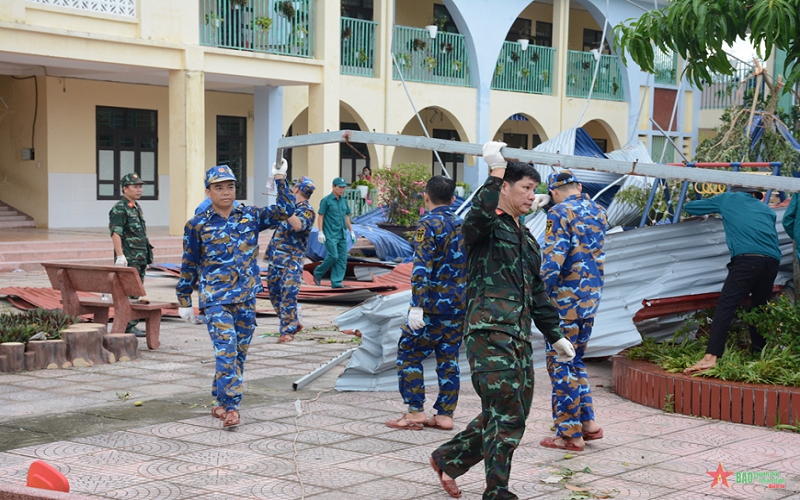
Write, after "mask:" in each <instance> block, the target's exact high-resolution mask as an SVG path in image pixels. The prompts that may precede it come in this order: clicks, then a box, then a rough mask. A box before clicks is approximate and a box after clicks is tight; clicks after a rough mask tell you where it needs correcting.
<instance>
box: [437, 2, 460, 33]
mask: <svg viewBox="0 0 800 500" xmlns="http://www.w3.org/2000/svg"><path fill="white" fill-rule="evenodd" d="M433 17H436V18H438V17H446V18H447V22H445V23H444V29H443V30H442V31H445V32H447V33H458V28H457V27H456V23H455V22H454V21H453V16H451V15H450V11H448V10H447V7H445V6H444V5H439V4H438V3H435V4H433Z"/></svg>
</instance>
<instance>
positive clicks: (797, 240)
mask: <svg viewBox="0 0 800 500" xmlns="http://www.w3.org/2000/svg"><path fill="white" fill-rule="evenodd" d="M797 219H800V193H795V194H794V195H793V196H792V201H790V202H789V206H788V207H787V208H786V212H785V213H784V214H783V229H784V230H785V231H786V234H788V235H789V238H791V239H792V240H793V241H794V251H795V255H796V256H797V261H798V262H800V223H798V222H797Z"/></svg>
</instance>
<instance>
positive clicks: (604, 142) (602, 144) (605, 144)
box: [592, 137, 608, 153]
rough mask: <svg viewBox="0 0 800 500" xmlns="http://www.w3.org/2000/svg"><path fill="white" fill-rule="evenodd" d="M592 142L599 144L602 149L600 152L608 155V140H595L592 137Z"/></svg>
mask: <svg viewBox="0 0 800 500" xmlns="http://www.w3.org/2000/svg"><path fill="white" fill-rule="evenodd" d="M592 140H593V141H594V143H595V144H597V147H598V148H600V151H602V152H603V153H608V139H595V138H594V137H592Z"/></svg>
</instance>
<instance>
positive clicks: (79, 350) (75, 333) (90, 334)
mask: <svg viewBox="0 0 800 500" xmlns="http://www.w3.org/2000/svg"><path fill="white" fill-rule="evenodd" d="M105 333H106V325H98V324H94V323H78V324H75V325H72V326H70V327H69V328H67V329H66V330H64V331H63V332H61V337H62V338H63V339H64V341H65V342H66V343H67V360H69V361H70V362H72V366H77V367H87V366H94V365H101V364H106V363H114V362H115V361H116V358H115V357H114V355H113V354H112V353H110V352H108V351H107V350H105V349H104V348H103V335H104V334H105Z"/></svg>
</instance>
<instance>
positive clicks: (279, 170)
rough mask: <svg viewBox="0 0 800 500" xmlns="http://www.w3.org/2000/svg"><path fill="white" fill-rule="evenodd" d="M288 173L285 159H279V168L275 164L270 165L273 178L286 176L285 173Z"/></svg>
mask: <svg viewBox="0 0 800 500" xmlns="http://www.w3.org/2000/svg"><path fill="white" fill-rule="evenodd" d="M288 171H289V164H288V163H286V160H285V159H283V158H282V159H281V166H280V167H278V165H277V163H273V164H272V176H273V177H275V176H276V175H286V172H288Z"/></svg>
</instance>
